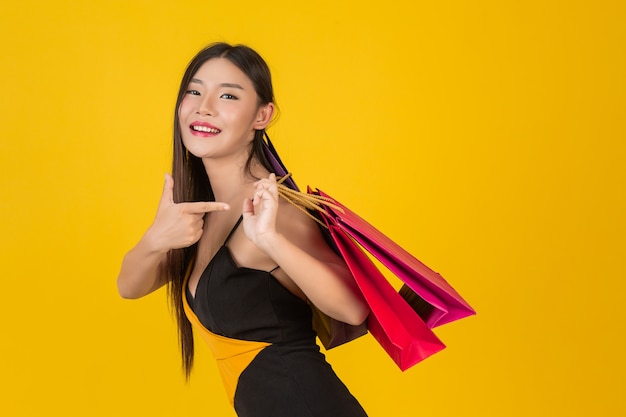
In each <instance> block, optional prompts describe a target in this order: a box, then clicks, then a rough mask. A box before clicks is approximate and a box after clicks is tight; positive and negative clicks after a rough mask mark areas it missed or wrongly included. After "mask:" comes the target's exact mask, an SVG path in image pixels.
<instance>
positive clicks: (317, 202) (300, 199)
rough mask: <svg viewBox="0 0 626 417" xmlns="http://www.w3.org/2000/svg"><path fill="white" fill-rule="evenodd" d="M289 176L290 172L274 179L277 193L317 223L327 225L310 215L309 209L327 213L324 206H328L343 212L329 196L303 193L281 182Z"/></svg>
mask: <svg viewBox="0 0 626 417" xmlns="http://www.w3.org/2000/svg"><path fill="white" fill-rule="evenodd" d="M289 177H291V173H290V172H288V173H287V174H286V175H283V176H282V177H280V178H278V180H277V181H276V183H277V185H278V195H279V196H281V197H282V198H284V199H285V200H287V201H288V202H289V203H291V204H292V205H293V206H295V207H296V208H298V209H299V210H300V211H302V212H303V213H304V214H306V215H307V216H309V217H310V218H312V219H313V220H315V221H316V222H317V223H319V224H321V225H322V226H324V227H327V226H326V225H325V224H324V223H323V222H322V221H321V220H320V219H318V218H317V217H315V216H314V215H312V214H311V213H310V212H309V210H311V211H319V212H322V213H324V214H327V215H328V210H327V208H326V207H330V208H332V209H333V210H336V211H338V212H340V213H343V212H344V210H343V209H342V208H341V207H340V206H338V205H337V204H335V200H333V199H332V198H330V197H323V196H321V195H317V194H309V193H303V192H300V191H296V190H293V189H291V188H289V187H287V186H286V185H285V184H283V182H284V181H285V180H286V179H287V178H289Z"/></svg>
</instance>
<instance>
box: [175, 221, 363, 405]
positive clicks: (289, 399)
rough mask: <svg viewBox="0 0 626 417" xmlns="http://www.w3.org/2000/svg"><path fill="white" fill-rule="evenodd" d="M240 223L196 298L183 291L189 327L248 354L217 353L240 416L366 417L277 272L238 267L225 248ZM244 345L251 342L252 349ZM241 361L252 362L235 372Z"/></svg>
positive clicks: (301, 306) (208, 270)
mask: <svg viewBox="0 0 626 417" xmlns="http://www.w3.org/2000/svg"><path fill="white" fill-rule="evenodd" d="M241 220H242V218H239V221H238V222H237V224H235V226H234V227H233V229H232V230H231V232H230V234H229V235H228V237H227V238H226V240H225V242H224V244H223V245H222V247H221V248H220V249H219V251H218V252H217V253H216V255H215V257H214V258H213V259H212V260H211V262H210V263H209V265H208V266H207V268H206V269H205V270H204V272H203V273H202V275H201V277H200V280H199V282H198V286H197V290H196V295H195V298H194V296H193V295H192V294H191V292H190V291H189V288H188V286H187V285H185V288H186V289H187V290H186V297H185V298H186V299H185V300H184V301H185V303H184V304H186V306H185V307H186V311H187V315H188V317H189V316H191V317H190V320H191V321H192V324H194V325H195V327H196V330H199V331H200V332H201V333H202V332H203V333H204V334H205V336H206V337H205V340H207V338H208V340H207V341H208V342H209V345H210V346H211V347H212V348H213V345H214V343H213V341H214V340H215V338H214V336H215V337H217V338H218V340H217V341H218V342H219V343H221V344H224V343H225V344H227V345H228V344H229V343H231V342H232V343H234V344H235V345H236V346H237V350H238V352H243V353H241V354H240V353H234V354H233V355H230V354H228V355H225V354H224V353H223V352H224V349H221V352H222V353H216V351H220V348H219V347H218V349H213V351H214V354H215V356H216V358H217V359H218V365H220V364H222V365H225V366H226V367H227V368H228V369H227V370H225V371H224V370H223V369H222V367H220V371H221V373H222V378H223V380H224V382H225V385H226V387H227V392H228V391H231V393H229V396H232V398H230V400H231V402H233V404H234V407H235V410H236V412H237V415H238V416H240V417H280V416H285V417H314V416H324V417H328V416H332V417H344V416H345V417H356V416H359V417H362V416H366V413H365V411H364V410H363V408H362V407H361V405H360V404H359V403H358V401H357V400H356V399H355V398H354V397H353V396H352V394H350V392H349V391H348V389H347V388H346V386H345V385H344V384H343V383H342V382H341V381H340V380H339V378H338V377H337V375H336V374H335V372H334V371H333V369H332V368H331V366H330V365H329V364H328V362H326V359H325V357H324V355H323V354H322V353H321V352H320V350H319V346H318V345H317V344H316V340H315V338H316V334H315V332H314V330H313V328H312V325H311V308H310V307H309V305H308V304H307V303H306V302H305V301H303V300H302V299H300V298H299V297H297V296H295V295H294V294H292V293H291V292H290V291H288V290H287V289H286V288H285V287H283V286H282V285H281V284H280V283H279V282H278V281H277V280H276V279H275V278H274V277H273V276H272V275H271V273H272V271H261V270H258V269H251V268H245V267H239V266H237V265H236V264H235V262H234V260H233V258H232V256H231V253H230V250H229V248H228V247H227V246H226V244H227V242H228V240H229V239H230V236H232V234H233V232H234V231H235V230H236V229H237V227H238V226H239V224H240V223H241ZM245 341H251V342H252V343H251V344H250V346H252V347H251V348H250V349H247V348H246V346H247V345H246V343H247V342H245ZM254 342H264V343H261V344H258V343H254ZM229 349H230V348H226V350H229ZM252 351H254V352H252ZM226 356H228V357H226ZM244 357H247V358H248V359H244V360H243V362H241V365H239V369H238V370H235V371H232V369H233V367H232V366H230V364H229V363H228V362H229V361H235V362H236V361H237V360H239V359H242V358H244ZM220 361H222V362H220ZM224 362H225V363H224ZM234 368H236V366H235V367H234ZM229 385H231V386H232V388H231V389H230V390H229V388H228V386H229Z"/></svg>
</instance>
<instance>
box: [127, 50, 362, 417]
mask: <svg viewBox="0 0 626 417" xmlns="http://www.w3.org/2000/svg"><path fill="white" fill-rule="evenodd" d="M274 109H275V106H274V94H273V88H272V82H271V77H270V72H269V69H268V67H267V65H266V63H265V62H264V61H263V59H262V58H261V57H260V56H259V55H258V54H257V53H256V52H255V51H253V50H252V49H250V48H248V47H246V46H242V45H238V46H231V45H228V44H225V43H217V44H213V45H211V46H209V47H207V48H206V49H204V50H202V51H200V52H199V53H198V54H197V55H196V57H194V58H193V60H192V61H191V63H190V64H189V66H188V68H187V70H186V72H185V74H184V76H183V79H182V82H181V86H180V91H179V94H178V99H177V102H176V113H175V121H174V161H173V172H172V176H169V175H166V178H165V185H164V188H163V195H162V197H161V201H160V203H159V206H158V209H157V214H156V217H155V219H154V222H153V224H152V225H151V226H150V227H149V228H148V230H147V231H146V233H145V234H144V236H143V237H142V238H141V240H140V241H139V242H138V243H137V245H136V246H135V247H134V248H132V249H131V250H130V251H129V252H128V253H127V255H126V256H125V257H124V260H123V263H122V267H121V271H120V273H119V277H118V288H119V292H120V295H121V296H122V297H124V298H139V297H142V296H145V295H147V294H149V293H151V292H152V291H154V290H156V289H158V288H160V287H161V286H163V285H166V284H167V285H168V290H169V292H168V295H169V296H170V298H171V301H172V303H173V305H174V307H175V311H176V312H177V319H178V326H179V335H180V342H181V349H182V356H183V368H184V370H185V372H186V375H187V376H189V372H190V370H191V367H192V364H193V337H192V324H193V327H194V328H195V329H196V331H198V332H199V333H200V335H201V336H202V337H203V338H204V339H205V340H206V342H207V343H208V344H209V346H210V347H211V349H212V351H213V353H214V356H215V357H216V359H217V361H218V368H219V369H220V372H221V376H222V379H223V382H224V385H225V388H226V392H227V394H228V397H229V399H230V401H231V403H232V404H233V405H234V407H235V410H236V411H237V414H238V415H239V416H273V417H276V416H289V417H293V416H298V417H306V416H334V417H341V416H365V415H366V414H365V412H364V411H363V409H362V408H361V406H360V405H359V403H358V402H357V400H356V399H355V398H354V397H353V396H352V395H351V394H350V392H349V391H348V389H347V388H346V387H345V385H344V384H343V383H342V382H341V381H340V380H339V379H338V377H337V376H336V374H335V373H334V371H333V370H332V368H331V367H330V365H329V364H328V363H327V362H326V360H325V358H324V355H323V354H322V353H321V352H320V351H319V347H318V346H317V344H316V341H315V337H316V334H315V332H314V331H313V329H312V325H311V314H312V313H311V308H310V306H309V303H312V304H314V305H315V306H316V307H317V308H318V309H319V310H321V311H322V312H324V313H325V314H327V315H329V316H331V317H333V318H335V319H337V320H340V321H343V322H346V323H349V324H355V325H356V324H360V323H362V322H363V321H364V320H365V319H366V317H367V314H368V308H367V305H366V304H365V302H364V300H363V299H362V296H361V294H360V292H359V290H358V288H356V286H355V284H354V282H353V280H352V277H351V275H350V272H349V271H348V269H347V267H346V265H345V264H344V262H343V260H342V259H341V258H340V257H338V256H337V255H336V254H335V252H333V250H332V249H331V248H329V247H328V246H327V244H326V243H325V241H324V239H323V236H322V234H321V232H320V230H319V228H318V226H317V224H316V223H315V222H314V221H313V220H311V219H310V218H309V217H307V216H306V215H305V214H304V213H303V212H302V211H301V210H300V209H299V208H298V207H295V206H294V205H292V204H290V203H288V202H286V201H285V200H283V199H282V198H279V194H278V191H277V183H276V177H275V175H274V174H273V173H272V168H271V165H270V164H269V163H268V161H267V160H266V158H265V156H264V153H263V150H262V149H263V136H264V133H265V128H266V127H267V126H268V124H269V123H270V121H271V119H272V115H273V113H274Z"/></svg>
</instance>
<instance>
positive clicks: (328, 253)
mask: <svg viewBox="0 0 626 417" xmlns="http://www.w3.org/2000/svg"><path fill="white" fill-rule="evenodd" d="M303 210H304V209H302V208H300V207H296V206H294V205H293V204H291V203H289V202H288V201H286V200H284V199H282V198H281V199H280V203H279V208H278V216H277V224H276V227H277V230H278V232H279V233H281V234H282V235H284V236H285V237H286V238H287V239H288V240H289V241H290V242H292V243H293V244H295V245H296V246H299V247H300V248H302V249H303V250H305V251H307V252H309V253H311V254H312V255H315V256H316V257H318V258H320V259H326V260H327V261H336V260H337V256H336V254H335V252H334V251H333V250H332V249H331V248H330V247H329V246H328V245H327V244H326V241H325V240H324V237H323V236H322V232H321V230H320V225H319V224H318V223H317V222H315V221H314V220H313V219H312V218H311V217H310V216H308V215H307V213H306V211H303Z"/></svg>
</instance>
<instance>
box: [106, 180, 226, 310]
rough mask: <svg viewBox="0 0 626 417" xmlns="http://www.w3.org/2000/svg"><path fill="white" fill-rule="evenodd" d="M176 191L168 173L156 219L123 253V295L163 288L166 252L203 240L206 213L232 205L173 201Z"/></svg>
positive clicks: (134, 295) (120, 283)
mask: <svg viewBox="0 0 626 417" xmlns="http://www.w3.org/2000/svg"><path fill="white" fill-rule="evenodd" d="M173 190H174V181H173V180H172V177H170V176H169V175H166V176H165V185H164V186H163V195H162V196H161V201H160V202H159V208H158V210H157V214H156V216H155V218H154V222H153V223H152V225H151V226H150V228H148V230H147V231H146V233H145V234H144V235H143V237H142V238H141V240H140V241H139V242H138V243H137V245H136V246H135V247H134V248H132V249H131V250H130V251H129V252H128V253H127V254H126V256H124V260H123V261H122V267H121V269H120V273H119V275H118V277H117V289H118V291H119V293H120V295H121V296H122V297H123V298H140V297H143V296H145V295H148V294H150V293H151V292H152V291H154V290H156V289H158V288H160V287H162V286H163V285H164V284H165V282H166V277H165V274H164V271H163V267H162V265H163V264H164V262H165V259H166V256H167V253H168V252H169V251H170V250H171V249H179V248H185V247H188V246H191V245H193V244H194V243H196V242H197V241H198V240H199V239H200V236H202V230H203V229H202V227H203V224H204V215H205V214H206V213H208V212H210V211H221V210H228V209H229V208H230V207H229V206H228V205H227V204H224V203H216V202H204V201H202V202H194V203H174V198H173Z"/></svg>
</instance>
